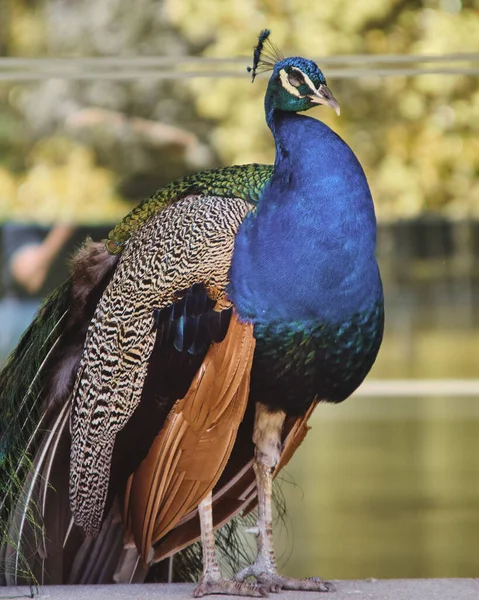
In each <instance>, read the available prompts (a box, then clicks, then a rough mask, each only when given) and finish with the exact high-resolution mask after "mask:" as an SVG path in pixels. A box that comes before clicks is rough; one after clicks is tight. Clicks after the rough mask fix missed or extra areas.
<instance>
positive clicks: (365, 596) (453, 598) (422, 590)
mask: <svg viewBox="0 0 479 600" xmlns="http://www.w3.org/2000/svg"><path fill="white" fill-rule="evenodd" d="M334 583H335V585H336V592H332V593H329V594H321V600H323V599H324V600H479V579H399V580H397V579H382V580H367V581H337V582H334ZM193 590H194V586H193V585H190V584H183V583H181V584H180V583H179V584H168V585H167V584H146V585H144V584H141V585H139V584H138V585H108V586H107V585H98V586H81V585H79V586H63V585H62V586H60V585H59V586H51V587H48V586H46V587H42V588H40V589H39V590H38V594H37V595H36V596H35V598H36V599H37V600H47V599H48V600H70V599H71V600H110V599H111V600H157V599H159V598H161V600H190V599H191V598H192V594H193ZM273 596H274V597H276V598H277V599H278V600H299V599H300V598H301V600H307V598H308V596H310V597H311V596H312V598H314V597H316V598H317V596H318V593H317V592H281V593H280V595H279V597H278V596H276V595H273ZM31 597H32V596H31V593H30V590H29V589H28V588H24V587H18V588H0V600H4V599H7V598H31Z"/></svg>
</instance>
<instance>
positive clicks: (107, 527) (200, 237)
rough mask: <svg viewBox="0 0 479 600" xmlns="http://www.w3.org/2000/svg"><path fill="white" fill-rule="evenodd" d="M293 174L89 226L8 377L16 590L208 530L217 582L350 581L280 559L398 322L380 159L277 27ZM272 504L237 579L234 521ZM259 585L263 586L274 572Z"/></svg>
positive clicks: (275, 80)
mask: <svg viewBox="0 0 479 600" xmlns="http://www.w3.org/2000/svg"><path fill="white" fill-rule="evenodd" d="M249 71H250V72H251V73H252V80H253V81H254V80H255V77H256V75H257V74H258V73H260V72H263V71H272V74H271V77H270V79H269V83H268V86H267V90H266V94H265V100H264V105H265V114H266V123H267V125H268V127H269V129H270V130H271V133H272V135H273V138H274V142H275V146H276V156H275V162H274V165H273V166H269V165H257V164H250V165H240V166H234V167H226V168H222V169H216V170H211V171H204V172H200V173H197V174H194V175H190V176H187V177H185V178H183V179H181V180H180V181H177V182H174V183H172V184H170V185H169V186H167V187H166V188H164V189H162V190H160V191H159V192H157V193H156V194H155V195H153V196H152V197H151V198H150V199H148V200H145V201H144V202H142V203H140V204H139V205H138V207H136V208H135V209H134V210H133V211H132V212H131V213H130V214H129V215H128V216H127V217H125V219H124V220H123V221H122V222H121V223H120V224H119V225H118V226H117V227H116V228H115V229H113V230H112V232H111V233H110V235H109V237H108V239H107V240H106V241H104V242H93V241H91V240H87V242H86V243H85V245H84V246H83V247H82V248H81V249H80V250H79V251H78V253H77V254H76V256H75V258H74V260H73V263H72V273H71V277H70V279H69V280H68V281H67V282H66V283H65V284H63V285H62V286H61V287H60V288H58V289H57V290H56V291H55V292H54V293H53V294H52V295H51V296H50V297H49V298H48V299H47V300H46V301H45V303H44V304H43V306H42V307H41V309H40V310H39V313H38V315H37V316H36V318H35V320H34V321H33V323H32V324H31V326H30V327H29V329H28V330H27V331H26V333H25V334H24V336H23V338H22V340H21V341H20V343H19V345H18V347H17V348H16V349H15V351H14V352H13V353H12V355H11V357H10V359H9V361H8V362H7V364H6V366H5V367H4V369H3V371H2V373H1V375H0V389H1V403H0V427H1V432H0V433H1V437H0V440H1V441H0V461H1V463H0V464H1V465H2V473H1V481H0V485H1V496H0V503H1V504H0V506H1V510H2V517H1V523H2V540H1V543H2V544H1V551H0V564H1V566H2V569H1V570H2V571H3V583H6V584H7V585H8V584H9V585H15V584H18V583H22V582H25V581H36V582H39V583H44V584H45V583H95V582H105V581H140V580H143V579H144V577H145V576H146V573H147V572H148V569H149V568H150V567H151V565H153V564H155V563H158V562H159V561H162V560H163V559H165V558H166V557H169V556H171V555H173V554H174V553H176V552H178V551H179V550H181V549H183V548H186V547H188V546H189V545H190V544H191V543H192V542H194V541H195V540H198V539H200V538H201V541H202V547H203V571H202V574H201V577H200V580H199V583H198V586H197V587H196V590H195V596H197V597H198V596H203V595H206V594H215V593H222V594H235V595H245V596H263V595H267V594H268V592H271V591H279V590H280V589H292V590H316V591H328V590H330V589H332V586H331V585H330V584H328V583H327V582H325V581H323V580H322V579H320V578H312V579H306V580H296V579H292V578H289V577H285V576H282V575H281V574H280V573H279V572H278V569H277V565H276V560H275V555H274V547H273V539H272V481H273V478H274V477H275V476H276V475H277V473H278V472H279V471H280V470H281V468H283V467H284V465H285V464H286V463H287V462H288V460H289V459H290V458H291V456H292V455H293V453H294V452H295V451H296V449H297V447H298V446H299V444H300V443H301V441H302V439H303V438H304V436H305V435H306V432H307V430H308V426H307V421H308V418H309V416H310V415H311V413H312V411H313V410H314V408H315V406H316V405H317V404H318V403H319V402H323V401H324V402H333V403H338V402H342V401H343V400H344V399H346V398H347V397H348V396H349V395H350V394H351V393H352V392H353V391H354V390H355V389H356V388H357V387H358V386H359V385H360V383H361V382H362V381H363V379H364V378H365V376H366V375H367V373H368V372H369V370H370V369H371V366H372V365H373V363H374V361H375V359H376V355H377V353H378V350H379V347H380V344H381V340H382V333H383V321H384V309H383V293H382V285H381V279H380V274H379V269H378V265H377V263H376V259H375V242H376V239H375V238H376V221H375V214H374V206H373V201H372V197H371V193H370V190H369V187H368V183H367V180H366V177H365V175H364V172H363V169H362V168H361V165H360V164H359V162H358V160H357V158H356V156H355V155H354V153H353V152H352V150H351V149H350V148H349V147H348V145H347V144H346V143H345V142H344V141H343V140H342V139H341V138H340V137H339V136H338V135H337V134H335V133H334V132H333V131H332V130H331V129H330V128H329V127H328V126H326V125H325V124H324V123H322V122H321V121H319V120H316V119H313V118H310V117H307V116H304V115H300V114H298V113H300V112H303V111H306V110H308V109H310V108H312V107H314V106H318V105H324V106H329V107H330V108H332V109H334V110H335V111H336V112H337V113H338V115H339V105H338V103H337V101H336V99H335V98H334V96H333V94H332V93H331V91H330V89H329V88H328V87H327V84H326V79H325V77H324V75H323V73H322V72H321V70H320V69H319V68H318V66H317V65H316V64H315V63H314V62H313V61H311V60H307V59H305V58H301V57H288V58H284V56H283V55H282V54H281V53H280V51H279V50H278V48H277V47H276V46H275V45H274V44H273V43H272V42H271V40H270V32H269V30H264V31H262V32H261V34H260V35H259V39H258V43H257V46H256V47H255V49H254V57H253V67H252V68H249ZM256 504H257V507H258V518H257V524H256V526H255V527H253V529H252V532H253V533H254V535H255V536H256V540H257V556H256V559H255V561H254V562H253V563H252V564H250V565H249V566H247V567H245V568H244V569H242V570H241V571H240V572H238V573H237V575H236V576H235V577H234V578H232V579H228V578H226V577H223V576H222V574H221V569H220V566H219V562H218V559H217V556H216V551H215V537H214V530H215V529H216V528H218V527H220V526H221V525H223V524H225V523H227V522H229V521H230V520H231V519H232V518H233V517H234V516H235V515H238V514H240V513H248V512H249V511H251V510H252V509H253V508H254V507H255V505H256ZM252 580H253V581H252Z"/></svg>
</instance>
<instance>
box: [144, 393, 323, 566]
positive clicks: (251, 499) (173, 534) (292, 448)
mask: <svg viewBox="0 0 479 600" xmlns="http://www.w3.org/2000/svg"><path fill="white" fill-rule="evenodd" d="M316 405H317V403H314V404H313V405H312V406H311V407H310V408H309V409H308V411H307V413H306V414H305V415H304V416H302V417H298V418H289V419H287V420H286V423H285V426H284V430H283V440H284V441H283V451H282V454H281V459H280V462H279V463H278V465H277V467H276V469H275V471H274V476H275V477H276V476H277V475H278V473H279V472H280V471H281V469H282V468H283V467H285V466H286V465H287V464H288V462H289V461H290V459H291V457H292V456H293V454H294V453H295V452H296V450H297V449H298V448H299V446H300V445H301V443H302V441H303V440H304V438H305V436H306V434H307V432H308V431H309V429H310V427H309V426H308V419H309V418H310V416H311V414H312V413H313V411H314V409H315V408H316ZM252 433H253V432H252V429H251V436H252ZM256 502H257V498H256V483H255V476H254V471H253V455H252V452H251V455H250V456H249V457H246V462H245V464H244V465H243V467H242V468H241V469H239V470H238V471H237V472H236V474H235V476H234V477H231V478H230V479H229V480H228V481H227V482H225V484H224V485H223V486H222V487H221V488H220V489H218V490H216V492H215V494H214V496H213V519H214V527H215V529H217V528H218V527H221V526H222V525H224V524H225V523H227V522H228V521H229V520H230V519H232V518H233V517H235V516H236V515H238V514H239V513H241V512H243V513H248V512H249V511H251V510H252V509H253V508H255V506H256ZM198 539H200V523H199V518H198V511H197V510H196V509H195V510H194V511H191V512H190V513H188V514H186V515H185V516H184V517H183V519H182V520H181V521H180V522H179V523H178V525H177V526H176V527H175V528H174V529H173V530H172V531H170V533H169V534H167V535H166V536H165V538H164V539H162V540H161V541H160V542H159V543H158V544H156V545H155V549H154V553H153V560H152V562H159V561H161V560H163V559H164V558H167V557H168V556H171V555H172V554H174V553H175V552H178V551H180V550H182V549H183V548H186V546H188V545H189V544H192V543H193V542H196V541H197V540H198Z"/></svg>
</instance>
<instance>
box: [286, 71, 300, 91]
mask: <svg viewBox="0 0 479 600" xmlns="http://www.w3.org/2000/svg"><path fill="white" fill-rule="evenodd" d="M288 81H289V83H290V84H291V85H292V86H293V87H296V88H297V87H299V86H300V85H302V84H303V83H304V79H303V77H302V76H301V75H300V74H299V73H290V74H289V75H288Z"/></svg>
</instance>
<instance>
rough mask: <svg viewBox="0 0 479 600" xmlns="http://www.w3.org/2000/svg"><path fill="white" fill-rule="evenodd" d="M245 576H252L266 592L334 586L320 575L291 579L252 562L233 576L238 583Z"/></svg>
mask: <svg viewBox="0 0 479 600" xmlns="http://www.w3.org/2000/svg"><path fill="white" fill-rule="evenodd" d="M247 577H254V578H255V579H256V581H257V582H258V584H259V585H260V587H262V588H264V589H266V590H267V591H268V592H274V593H277V592H279V591H281V590H298V591H302V592H334V591H335V587H334V585H333V584H332V583H330V582H329V581H324V580H323V579H321V578H320V577H308V578H307V579H293V578H292V577H285V576H284V575H280V574H279V573H277V572H276V570H274V569H266V568H264V565H260V564H256V563H255V564H252V565H250V566H248V567H245V568H244V569H242V570H241V571H240V572H239V573H237V575H236V576H235V580H236V581H237V582H239V583H242V582H244V580H245V579H246V578H247Z"/></svg>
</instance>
